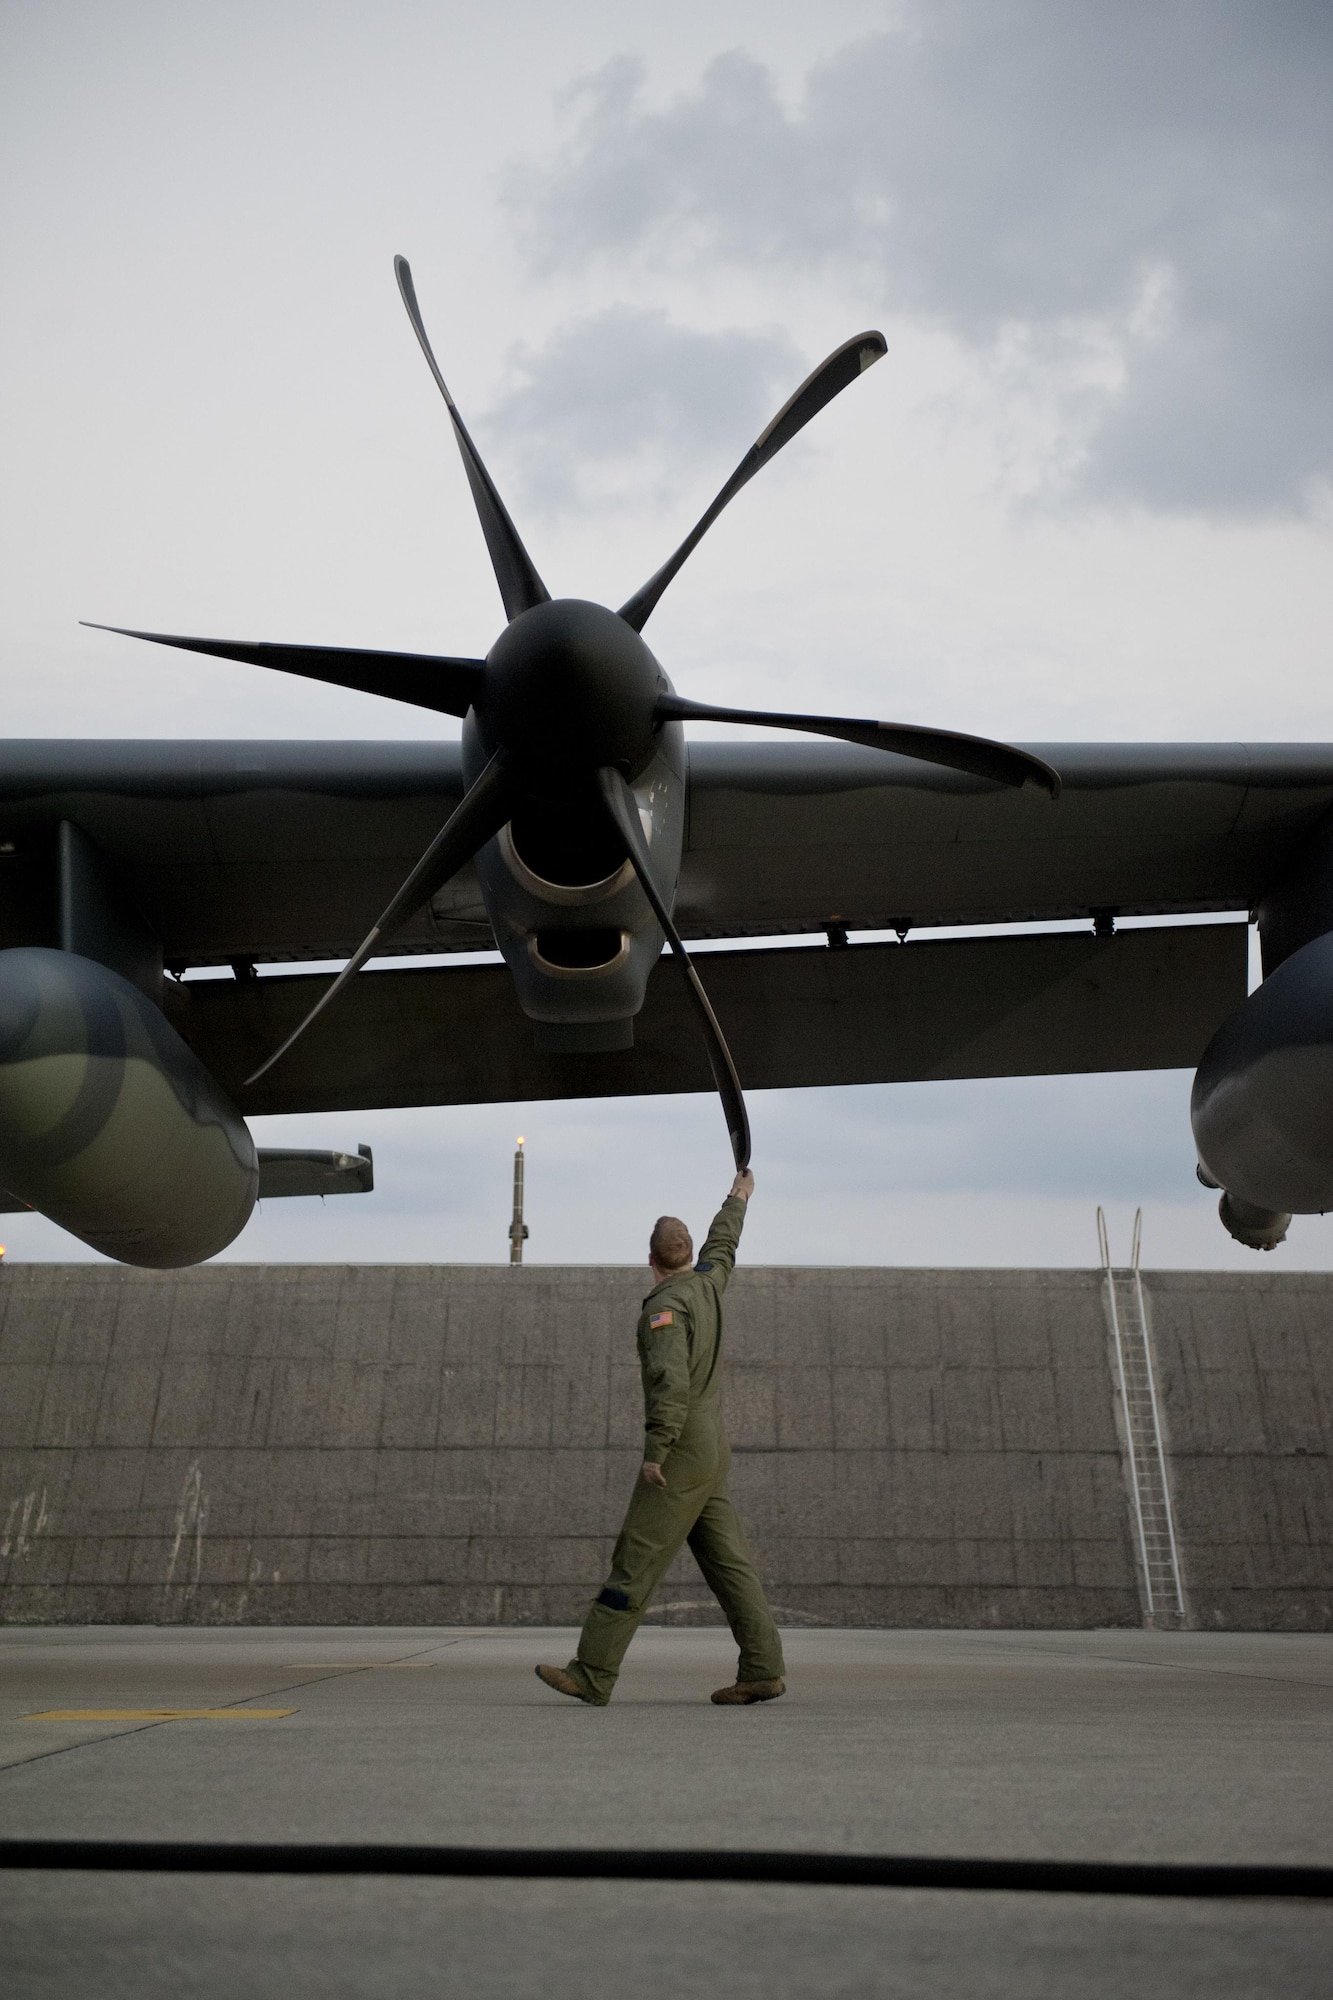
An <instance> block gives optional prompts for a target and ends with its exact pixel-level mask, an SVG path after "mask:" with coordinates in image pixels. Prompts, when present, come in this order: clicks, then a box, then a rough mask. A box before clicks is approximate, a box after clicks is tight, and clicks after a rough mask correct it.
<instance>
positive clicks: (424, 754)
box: [0, 742, 1333, 1112]
mask: <svg viewBox="0 0 1333 2000" xmlns="http://www.w3.org/2000/svg"><path fill="white" fill-rule="evenodd" d="M1028 747H1031V748H1035V749H1036V750H1037V751H1038V754H1040V755H1041V756H1043V757H1044V758H1046V759H1047V760H1048V761H1049V762H1050V763H1052V764H1054V765H1055V767H1056V768H1057V769H1058V770H1059V771H1060V772H1061V774H1062V776H1063V778H1064V782H1065V790H1064V795H1063V797H1062V798H1061V800H1060V801H1059V802H1058V803H1052V801H1051V800H1049V799H1048V798H1046V797H1045V796H1044V795H1042V794H1039V793H1036V792H1033V791H1032V790H1031V789H1025V790H1023V791H1014V790H1010V789H1005V788H1000V787H998V786H994V785H991V784H988V783H986V782H984V781H981V780H978V779H974V778H969V777H966V776H962V775H959V774H954V773H950V772H945V771H941V770H937V769H935V768H934V767H930V766H927V765H923V764H920V763H912V762H908V761H906V760H902V759H899V758H896V757H891V756H887V755H884V754H882V753H876V752H872V751H868V750H860V749H857V748H855V747H853V746H850V745H844V744H835V743H823V742H819V743H814V742H812V743H809V744H806V743H802V742H794V743H781V744H770V743H731V742H728V743H712V742H704V743H696V744H694V745H692V746H691V752H690V785H689V819H688V828H687V835H686V849H685V857H684V864H683V870H682V876H681V884H680V891H679V895H678V899H677V904H676V917H677V922H678V924H679V928H680V930H681V931H682V933H683V934H684V935H685V936H686V937H687V938H693V939H728V938H734V939H744V938H747V937H774V936H788V937H795V936H798V935H803V934H804V935H812V936H815V937H818V936H819V935H820V934H821V933H823V932H825V931H826V930H829V929H833V928H835V927H837V926H846V927H850V928H851V929H852V930H853V931H855V930H857V929H884V928H891V927H896V928H911V929H921V928H926V927H930V926H940V925H950V924H968V925H986V924H1001V923H1010V922H1014V921H1020V920H1021V921H1031V920H1061V919H1077V918H1080V917H1087V916H1089V915H1090V914H1091V913H1093V912H1099V911H1107V912H1113V913H1117V914H1119V915H1123V916H1130V915H1149V914H1152V915H1158V916H1167V917H1169V916H1172V915H1182V916H1183V915H1191V916H1197V915H1198V914H1200V913H1213V914H1218V915H1220V914H1223V913H1228V912H1231V913H1236V912H1246V911H1248V910H1249V909H1251V908H1252V907H1253V906H1254V904H1255V903H1256V901H1257V900H1258V898H1259V896H1260V895H1261V893H1262V892H1263V890H1264V888H1265V886H1266V885H1267V884H1268V883H1270V882H1271V881H1272V880H1273V879H1274V877H1275V876H1276V875H1277V874H1278V873H1279V872H1280V871H1281V870H1282V868H1283V867H1284V865H1285V864H1286V862H1287V861H1288V859H1289V857H1290V856H1291V855H1292V854H1293V852H1294V851H1295V850H1296V849H1297V848H1298V847H1299V846H1300V844H1301V843H1302V842H1303V840H1304V839H1305V838H1306V837H1307V836H1308V835H1309V833H1310V832H1311V831H1312V829H1313V828H1314V826H1315V825H1316V823H1317V822H1318V821H1319V820H1320V819H1321V818H1322V816H1323V815H1324V814H1325V812H1327V811H1328V809H1329V808H1330V806H1333V746H1330V745H1315V746H1312V745H1280V744H1259V745H1250V746H1245V745H1164V744H1128V745H1109V746H1108V745H1095V746H1091V745H1063V744H1057V745H1040V746H1028ZM459 754H460V753H459V748H458V746H457V744H452V743H427V744H402V743H353V744H344V743H304V744H303V743H295V744H291V743H257V742H251V743H246V742H242V743H211V742H210V743H171V742H148V743H115V742H84V743H70V742H19V743H13V742H11V743H9V744H7V745H4V746H0V947H3V946H8V945H15V944H21V943H27V944H32V943H53V942H55V938H54V936H53V935H51V934H50V933H51V927H52V924H53V921H54V918H53V914H52V913H53V909H54V898H53V896H52V893H51V887H50V883H51V868H52V865H53V864H52V854H53V848H54V837H55V828H56V826H57V824H58V822H59V821H60V820H61V819H70V820H73V821H74V822H75V823H76V824H77V825H79V826H80V827H81V828H82V829H83V831H84V832H85V833H86V834H88V835H89V836H90V837H91V838H92V839H93V840H94V841H96V842H97V843H98V845H99V847H100V848H101V850H102V852H103V854H104V856H105V857H106V859H107V862H108V864H109V865H110V867H111V868H112V869H113V871H114V873H115V875H116V878H117V881H118V883H119V884H120V886H121V888H122V889H123V891H124V893H125V894H126V895H127V896H128V897H129V898H130V900H131V901H132V902H133V903H134V904H135V905H136V906H137V908H138V909H139V911H140V912H141V914H142V915H143V917H144V918H145V919H146V921H147V922H148V923H149V924H150V925H151V926H152V928H153V929H154V930H155V931H156V933H157V935H158V936H159V937H160V938H161V940H162V944H163V951H164V956H165V958H166V960H167V963H168V965H173V966H174V967H176V968H177V969H178V970H181V971H186V972H188V970H189V969H190V968H197V967H207V966H220V965H226V964H227V963H228V962H232V963H239V964H240V965H241V966H242V969H243V968H244V964H245V962H246V961H258V962H260V963H274V962H283V961H286V962H289V963H290V962H299V961H300V960H302V959H306V960H309V959H317V958H318V959H323V958H340V957H343V956H345V955H347V954H348V953H350V951H351V950H352V949H353V948H354V946H355V944H356V943H357V942H358V940H359V939H360V937H361V936H362V935H363V933H364V931H365V928H366V924H367V921H368V920H369V918H371V917H373V915H374V914H375V913H376V912H377V911H378V910H379V909H380V908H381V907H382V906H383V904H384V903H385V901H387V899H388V897H389V895H391V894H392V893H393V890H394V889H395V888H396V886H397V884H398V883H399V882H400V881H401V880H402V879H403V876H404V875H405V874H406V872H407V870H408V869H409V868H410V867H411V865H412V863H413V861H414V860H415V858H416V856H417V855H418V854H419V853H420V852H421V851H422V849H423V847H424V846H425V845H426V843H427V842H428V841H429V840H430V838H431V837H432V835H433V834H434V833H435V831H436V830H437V829H438V827H439V826H440V825H441V824H442V822H443V821H444V819H445V818H447V816H448V814H449V812H450V811H451V810H452V808H453V806H454V805H455V804H456V803H457V800H458V798H459V797H460V796H461V792H462V778H461V770H460V761H459ZM491 944H492V939H491V933H490V930H489V926H488V924H487V921H486V916H485V911H484V908H483V906H482V902H481V897H480V892H479V889H478V887H477V884H476V880H475V877H474V876H473V874H472V871H471V870H470V869H468V870H465V871H464V873H463V874H462V875H461V876H460V877H459V878H458V879H457V880H456V881H455V882H454V883H453V884H451V885H450V887H449V889H448V890H446V891H445V892H444V893H443V894H442V895H441V896H438V897H437V898H436V899H435V900H434V902H433V904H432V905H431V907H430V909H429V910H427V911H423V912H422V913H421V915H420V916H419V917H418V918H417V919H415V920H414V922H413V924H412V926H411V927H410V928H409V929H408V930H406V931H405V932H404V933H403V935H402V936H401V937H400V938H399V939H396V940H395V943H394V952H395V955H402V954H406V953H411V952H437V953H438V952H447V951H463V950H472V951H476V950H479V949H481V950H484V949H488V948H490V946H491ZM1245 945H1246V935H1245V929H1244V925H1243V924H1240V923H1237V922H1235V921H1234V920H1233V921H1231V922H1225V923H1221V924H1206V925H1198V924H1195V925H1190V926H1168V927H1165V928H1155V929H1151V930H1142V931H1122V932H1121V933H1120V934H1119V935H1118V936H1116V937H1114V938H1105V937H1103V938H1094V937H1092V936H1091V934H1090V932H1085V933H1082V934H1076V935H1070V934H1066V935H1063V936H1054V937H1052V936H1046V937H1014V936H1012V935H1010V936H1003V937H996V938H981V939H966V940H948V941H929V942H912V943H909V944H908V945H907V946H906V947H903V946H900V945H896V944H895V945H880V944H875V945H853V946H852V947H851V948H850V949H849V950H846V951H838V950H829V949H827V948H826V947H825V946H823V945H822V944H820V945H819V946H811V945H805V946H799V947H786V948H780V949H776V950H750V951H739V952H734V953H722V954H712V953H710V954H709V962H708V979H709V989H710V992H711V993H712V994H713V997H714V1004H715V1006H716V1009H717V1013H718V1016H719V1018H720V1019H721V1021H722V1024H723V1027H724V1029H725V1031H726V1033H727V1036H728V1039H729V1040H730V1041H731V1043H732V1047H733V1050H734V1053H735V1055H736V1059H737V1063H738V1066H739V1068H740V1071H741V1074H742V1077H743V1079H744V1081H745V1082H746V1083H747V1084H753V1085H754V1086H756V1087H762V1086H765V1085H773V1086H776V1085H781V1084H792V1083H829V1082H848V1083H850V1082H867V1081H875V1080H891V1079H893V1078H897V1077H902V1076H926V1075H928V1076H970V1075H996V1074H1016V1073H1037V1072H1057V1071H1063V1070H1075V1069H1117V1068H1144V1067H1161V1066H1173V1067H1174V1066H1184V1065H1187V1064H1191V1063H1194V1062H1196V1061H1197V1060H1198V1057H1199V1055H1200V1054H1201V1052H1202V1049H1203V1047H1204V1045H1205V1043H1206V1042H1207V1040H1208V1039H1209V1037H1210V1035H1211V1034H1212V1032H1213V1030H1214V1028H1215V1027H1216V1026H1217V1025H1218V1024H1219V1023H1220V1021H1221V1020H1222V1019H1223V1018H1224V1016H1225V1015H1226V1014H1227V1013H1229V1012H1230V1011H1231V1010H1232V1009H1233V1008H1234V1007H1235V1006H1236V1005H1237V1004H1239V1001H1240V999H1241V998H1243V996H1244V992H1245ZM323 977H324V975H311V974H304V975H300V974H298V975H295V976H291V975H289V976H283V977H273V976H265V977H264V978H261V979H258V980H249V979H240V978H238V979H236V980H234V981H233V980H216V979H214V980H193V979H190V978H188V977H187V978H186V979H185V980H184V982H183V983H176V982H168V1011H169V1013H170V1015H171V1018H172V1019H173V1020H174V1021H175V1023H176V1025H177V1027H178V1028H179V1029H180V1030H181V1032H182V1034H184V1036H185V1038H186V1039H187V1040H188V1041H190V1042H191V1043H192V1044H193V1045H194V1047H195V1048H196V1050H197V1052H198V1054H199V1055H200V1056H201V1058H202V1059H203V1060H204V1062H205V1064H206V1065H207V1067H208V1068H209V1069H210V1070H211V1071H212V1072H213V1074H214V1075H216V1076H217V1077H218V1079H219V1081H220V1082H222V1083H223V1084H224V1085H226V1086H227V1087H228V1088H230V1089H232V1090H233V1091H234V1092H235V1093H236V1094H237V1096H238V1099H239V1101H240V1102H241V1104H242V1106H243V1108H244V1109H245V1110H246V1111H247V1112H263V1111H295V1110H308V1109H337V1108H345V1109H351V1108H356V1107H370V1106H374V1105H388V1104H408V1103H413V1104H420V1103H431V1102H436V1103H440V1102H460V1101H484V1100H490V1099H498V1098H504V1099H509V1098H512V1099H524V1098H530V1097H542V1096H552V1097H562V1096H594V1095H603V1094H619V1093H621V1092H640V1091H643V1092H652V1091H658V1090H693V1089H704V1088H707V1082H708V1079H707V1075H706V1066H705V1065H704V1064H703V1063H702V1058H701V1057H699V1056H698V1055H697V1054H696V1053H695V1050H694V1038H693V1037H692V1036H691V1035H689V1034H688V1033H687V1032H686V1030H685V1027H684V1025H683V1019H682V1021H677V1019H676V1014H677V1012H678V1010H679V1005H680V1001H679V995H678V993H677V991H676V975H675V974H674V973H673V971H672V970H671V968H670V967H668V966H666V965H663V966H661V967H659V968H658V970H657V971H656V972H655V973H654V975H653V978H652V981H651V983H650V987H649V998H648V1005H647V1006H646V1007H645V1009H644V1013H643V1015H642V1016H641V1017H640V1021H639V1023H638V1024H636V1047H635V1048H634V1049H633V1050H627V1051H623V1052H621V1053H618V1054H614V1055H602V1056H566V1055H562V1056H558V1057H553V1056H539V1055H538V1054H537V1052H536V1051H535V1049H534V1048H533V1046H532V1038H531V1034H530V1029H529V1024H528V1023H527V1022H526V1021H525V1019H524V1017H523V1016H522V1014H521V1012H520V1011H519V1009H518V1006H517V1002H516V1001H515V1000H514V998H513V994H512V989H511V988H510V987H509V984H508V980H507V975H506V974H505V972H504V969H503V968H502V967H498V966H476V967H462V966H460V967H437V968H430V969H425V968H423V969H420V970H415V971H414V970H388V971H381V972H374V971H372V972H370V973H368V974H366V975H365V976H364V977H363V978H362V979H361V980H360V981H359V982H357V984H356V986H355V987H354V988H353V989H352V990H351V992H349V994H348V995H347V996H346V999H345V1000H344V1001H342V1002H340V1004H339V1008H338V1009H334V1010H331V1011H330V1014H329V1015H328V1016H327V1017H325V1019H324V1020H323V1021H322V1022H321V1023H320V1024H319V1026H318V1027H317V1029H315V1030H312V1032H311V1034H310V1035H309V1036H308V1037H307V1039H306V1041H305V1042H304V1043H303V1044H301V1045H300V1046H299V1047H298V1049H297V1050H296V1051H294V1052H293V1054H292V1056H291V1057H290V1058H288V1059H287V1060H286V1061H285V1062H284V1064H283V1065H281V1066H279V1068H278V1069H277V1070H275V1071H274V1072H273V1073H272V1074H271V1075H270V1076H269V1077H266V1078H265V1079H264V1081H263V1083H262V1084H261V1085H260V1086H259V1087H258V1088H257V1089H256V1090H255V1091H253V1092H249V1093H242V1092H241V1091H240V1080H241V1078H242V1077H243V1076H244V1075H245V1074H246V1073H247V1070H248V1069H249V1068H251V1067H253V1064H254V1060H255V1059H256V1058H257V1057H258V1056H259V1055H261V1054H262V1053H263V1052H264V1051H265V1050H267V1049H271V1048H272V1047H273V1046H274V1045H275V1042H276V1040H277V1039H279V1038H280V1037H281V1034H282V1033H283V1032H284V1030H285V1028H286V1027H289V1026H291V1025H293V1024H294V1022H295V1021H296V1020H297V1019H299V1018H300V1016H301V1014H302V1013H303V1012H304V1010H305V1008H306V1007H307V1006H308V1004H309V1001H310V998H311V995H312V993H316V992H317V991H318V990H319V988H318V986H317V985H316V983H315V982H316V981H317V980H322V979H323ZM696 1072H699V1073H698V1074H696Z"/></svg>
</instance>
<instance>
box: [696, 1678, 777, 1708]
mask: <svg viewBox="0 0 1333 2000" xmlns="http://www.w3.org/2000/svg"><path fill="white" fill-rule="evenodd" d="M786 1692H787V1683H786V1681H737V1682H736V1683H735V1685H734V1686H733V1687H729V1688H719V1689H718V1691H717V1693H716V1694H715V1695H714V1696H713V1700H714V1701H715V1702H717V1703H718V1705H719V1707H723V1708H726V1707H741V1706H744V1705H745V1704H746V1703H747V1702H751V1701H776V1700H777V1698H778V1696H779V1695H780V1694H786Z"/></svg>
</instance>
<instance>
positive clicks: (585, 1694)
mask: <svg viewBox="0 0 1333 2000" xmlns="http://www.w3.org/2000/svg"><path fill="white" fill-rule="evenodd" d="M533 1671H534V1672H535V1673H536V1676H537V1679H538V1680H539V1681H545V1683H546V1685H547V1687H548V1688H554V1689H555V1691H556V1693H557V1694H572V1695H573V1697H574V1699H575V1701H586V1702H588V1703H589V1704H590V1705H591V1706H592V1707H593V1708H605V1706H606V1703H605V1702H600V1701H598V1699H597V1697H596V1695H595V1694H593V1693H592V1692H591V1690H590V1689H588V1688H586V1687H584V1685H583V1683H582V1681H577V1680H575V1678H574V1676H573V1674H568V1673H566V1672H565V1669H564V1668H563V1667H536V1668H534V1670H533Z"/></svg>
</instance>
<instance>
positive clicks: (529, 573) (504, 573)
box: [393, 257, 551, 618]
mask: <svg viewBox="0 0 1333 2000" xmlns="http://www.w3.org/2000/svg"><path fill="white" fill-rule="evenodd" d="M393 268H394V271H395V272H396V274H397V277H398V289H399V291H400V292H401V293H402V295H403V304H404V305H405V306H406V307H407V317H408V318H409V319H410V320H411V322H412V331H413V333H414V334H415V335H416V337H417V339H418V340H419V341H420V343H421V352H422V353H423V354H424V355H425V357H426V365H427V367H428V368H429V369H430V372H431V374H432V375H433V376H434V377H435V386H436V387H437V389H438V390H439V392H440V394H441V395H442V396H443V397H444V401H445V407H446V408H447V409H448V412H449V420H450V422H451V423H452V424H453V427H454V436H455V437H456V438H457V440H458V449H459V451H460V452H461V453H462V454H463V470H464V471H465V472H466V474H467V483H468V485H469V486H470V487H471V488H472V500H473V504H474V506H475V507H476V510H477V515H478V518H479V519H480V521H481V532H482V534H483V535H484V536H485V537H486V547H487V548H488V549H489V550H490V555H491V568H492V569H493V570H494V571H495V581H496V582H497V583H498V584H499V586H500V596H501V598H502V599H503V600H504V608H505V617H506V618H517V617H518V615H519V613H520V612H522V611H531V610H532V608H533V606H534V605H535V604H547V603H549V602H550V597H551V593H550V591H549V590H548V589H547V588H546V585H545V584H544V583H543V582H542V580H541V578H540V577H539V576H538V574H537V570H536V566H535V565H534V563H533V560H532V557H531V556H530V555H529V554H528V552H527V550H526V549H525V548H524V546H523V544H522V542H521V541H520V540H519V535H518V529H517V528H516V527H515V526H514V524H513V522H512V521H511V520H510V518H509V513H508V510H507V508H506V507H505V503H504V501H503V500H502V499H501V498H500V496H499V494H498V493H497V492H496V490H495V482H494V481H493V480H492V478H491V475H490V473H489V472H488V471H487V470H486V468H485V466H484V465H483V464H482V462H481V453H480V452H479V451H478V450H477V447H476V446H475V445H474V444H473V442H472V439H471V438H470V437H469V436H468V432H467V426H466V424H465V423H464V422H463V419H462V418H461V417H460V416H459V414H458V405H457V404H456V403H455V402H454V399H453V397H452V396H451V395H450V394H449V387H448V384H447V383H446V381H445V379H444V377H443V375H441V373H440V364H439V362H438V361H437V360H436V359H435V356H434V354H433V353H432V351H431V344H430V341H429V340H428V339H427V338H426V327H425V323H424V321H423V320H422V317H421V308H420V306H419V305H418V304H417V288H416V286H415V285H414V284H413V283H412V266H411V265H410V264H409V263H408V261H407V259H406V257H395V258H394V260H393Z"/></svg>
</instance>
